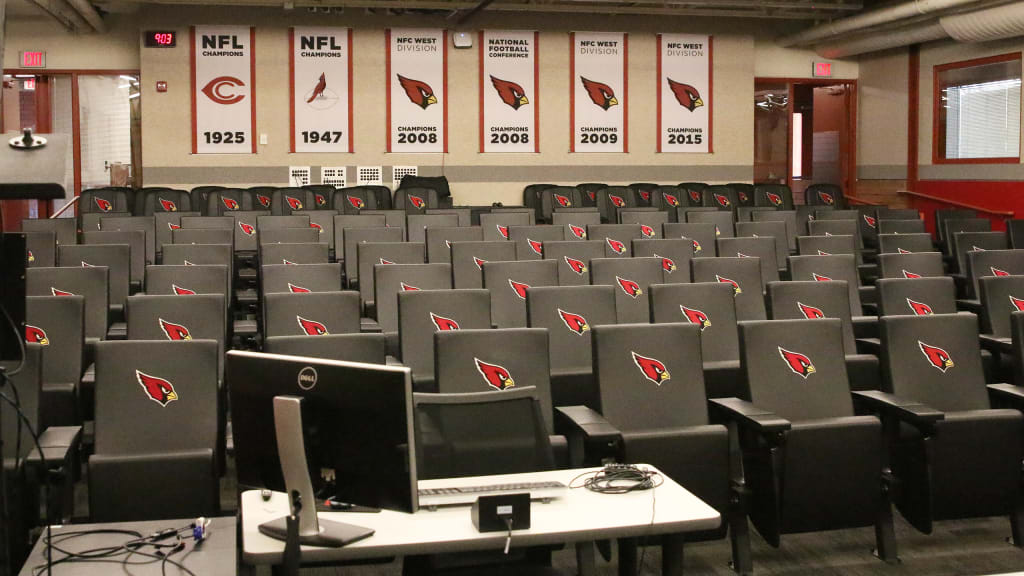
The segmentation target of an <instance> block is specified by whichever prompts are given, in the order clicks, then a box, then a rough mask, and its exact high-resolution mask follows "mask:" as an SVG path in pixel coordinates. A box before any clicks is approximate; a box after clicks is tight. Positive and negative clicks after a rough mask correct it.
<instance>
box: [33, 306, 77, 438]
mask: <svg viewBox="0 0 1024 576" xmlns="http://www.w3.org/2000/svg"><path fill="white" fill-rule="evenodd" d="M25 341H26V342H28V343H30V344H39V345H40V346H42V347H44V348H45V353H44V354H43V355H42V360H41V361H42V379H43V380H42V381H43V385H42V404H41V406H42V412H41V414H40V418H41V420H40V422H42V426H43V427H44V428H45V427H47V426H72V425H76V424H80V423H81V422H82V410H81V409H80V408H79V407H80V406H84V405H86V403H87V404H88V405H89V407H90V408H89V412H90V413H91V412H92V408H91V406H92V400H93V396H92V392H93V391H92V390H91V389H90V390H89V393H88V394H84V393H83V391H82V387H81V380H82V372H83V364H82V363H83V361H84V345H85V298H84V297H82V296H28V297H26V298H25Z"/></svg>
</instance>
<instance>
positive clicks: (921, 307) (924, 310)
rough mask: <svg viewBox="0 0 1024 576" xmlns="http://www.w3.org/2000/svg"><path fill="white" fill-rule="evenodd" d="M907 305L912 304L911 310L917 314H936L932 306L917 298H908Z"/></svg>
mask: <svg viewBox="0 0 1024 576" xmlns="http://www.w3.org/2000/svg"><path fill="white" fill-rule="evenodd" d="M907 306H910V310H911V311H913V313H914V314H916V315H917V316H928V315H930V314H934V313H935V312H933V311H932V307H931V306H929V305H927V304H925V303H924V302H918V301H917V300H911V299H910V298H907Z"/></svg>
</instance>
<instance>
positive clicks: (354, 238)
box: [334, 216, 404, 289]
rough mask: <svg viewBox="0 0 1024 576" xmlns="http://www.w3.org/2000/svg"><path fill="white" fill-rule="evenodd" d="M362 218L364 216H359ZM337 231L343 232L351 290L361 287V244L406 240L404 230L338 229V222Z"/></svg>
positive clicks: (335, 226) (374, 228)
mask: <svg viewBox="0 0 1024 576" xmlns="http://www.w3.org/2000/svg"><path fill="white" fill-rule="evenodd" d="M338 218H348V217H347V216H338ZM359 218H362V216H359ZM334 229H335V230H341V231H342V234H343V236H342V238H340V239H339V240H341V241H342V242H343V244H342V246H343V247H344V252H345V259H344V265H345V282H346V284H347V285H348V287H349V288H352V289H355V288H358V287H359V274H360V272H361V271H360V269H359V255H358V253H357V249H358V247H359V245H360V244H364V243H367V242H402V240H403V238H404V232H403V229H402V228H381V227H372V228H363V227H355V228H350V227H349V226H347V225H346V226H343V227H341V228H339V227H338V222H337V221H335V223H334Z"/></svg>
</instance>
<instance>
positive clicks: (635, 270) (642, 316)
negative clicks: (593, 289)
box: [590, 257, 665, 324]
mask: <svg viewBox="0 0 1024 576" xmlns="http://www.w3.org/2000/svg"><path fill="white" fill-rule="evenodd" d="M664 282H665V273H664V269H663V266H662V259H661V258H640V257H634V258H594V259H593V260H591V261H590V283H591V284H593V285H595V286H598V285H604V286H612V287H614V288H615V317H616V322H617V323H619V324H636V323H644V324H646V323H648V322H650V321H651V308H650V303H649V302H650V296H649V294H650V290H651V285H652V284H663V283H664Z"/></svg>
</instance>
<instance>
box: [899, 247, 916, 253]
mask: <svg viewBox="0 0 1024 576" xmlns="http://www.w3.org/2000/svg"><path fill="white" fill-rule="evenodd" d="M896 253H897V254H913V252H911V251H910V250H904V249H903V248H896Z"/></svg>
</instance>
